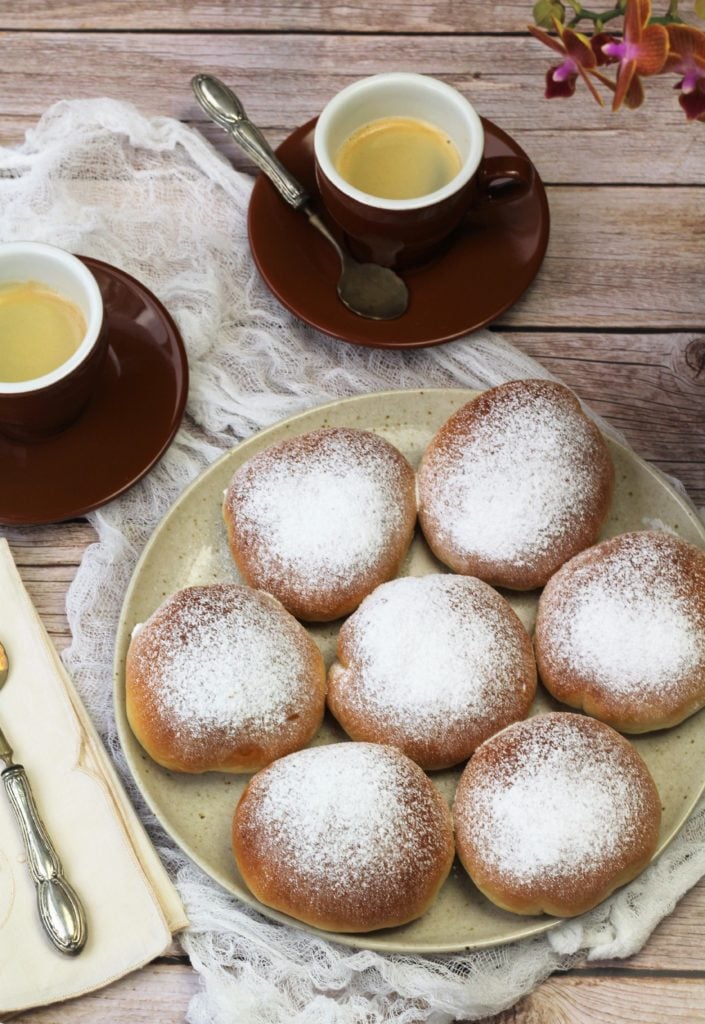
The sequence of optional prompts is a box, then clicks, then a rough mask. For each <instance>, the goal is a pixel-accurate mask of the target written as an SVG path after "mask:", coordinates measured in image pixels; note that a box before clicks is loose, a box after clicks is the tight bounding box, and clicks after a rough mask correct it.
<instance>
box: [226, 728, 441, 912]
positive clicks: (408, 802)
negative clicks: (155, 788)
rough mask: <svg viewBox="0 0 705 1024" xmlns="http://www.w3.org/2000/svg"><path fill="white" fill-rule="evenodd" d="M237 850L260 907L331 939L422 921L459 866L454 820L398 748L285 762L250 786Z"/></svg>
mask: <svg viewBox="0 0 705 1024" xmlns="http://www.w3.org/2000/svg"><path fill="white" fill-rule="evenodd" d="M233 850H234V852H235V858H236V860H237V865H238V867H239V869H240V873H241V874H242V877H243V879H244V880H245V882H246V883H247V885H248V887H249V888H250V889H251V891H252V892H253V894H254V895H255V896H256V897H257V899H258V900H259V901H260V902H261V903H264V904H265V905H266V906H268V907H273V908H274V909H276V910H280V911H283V912H284V913H285V914H290V915H291V916H292V917H295V918H297V919H298V920H299V921H303V922H305V923H306V924H309V925H313V926H315V927H317V928H324V929H326V930H328V931H338V932H366V931H372V930H375V929H378V928H391V927H394V926H395V925H400V924H405V923H406V922H407V921H412V920H414V918H416V917H419V916H420V915H421V914H423V913H424V911H425V910H426V909H427V908H428V907H429V905H430V904H431V902H432V901H433V899H434V897H435V896H436V893H437V892H438V890H439V889H440V887H441V885H442V884H443V882H444V881H445V879H446V877H447V875H448V872H449V871H450V866H451V864H452V862H453V855H454V848H453V827H452V822H451V817H450V811H449V810H448V807H447V805H446V803H445V801H444V800H443V798H442V797H441V796H440V794H439V793H438V791H437V790H436V789H435V787H434V786H433V784H432V783H431V782H430V780H429V779H428V777H427V776H426V775H424V773H423V772H422V770H421V769H420V768H419V767H418V765H416V764H414V763H413V761H410V760H409V758H407V757H405V756H404V754H402V753H401V751H399V750H396V749H394V748H393V747H384V746H377V745H376V744H371V743H334V744H331V745H329V746H324V747H313V748H309V749H308V750H302V751H300V752H299V753H297V754H291V755H290V756H289V757H285V758H282V760H280V761H276V762H275V763H274V764H272V765H270V766H269V767H268V768H265V769H264V771H262V772H259V774H258V775H255V777H254V778H253V779H251V781H250V782H249V783H248V785H247V788H246V789H245V792H244V793H243V795H242V797H241V798H240V802H239V804H238V806H237V809H236V811H235V817H234V820H233Z"/></svg>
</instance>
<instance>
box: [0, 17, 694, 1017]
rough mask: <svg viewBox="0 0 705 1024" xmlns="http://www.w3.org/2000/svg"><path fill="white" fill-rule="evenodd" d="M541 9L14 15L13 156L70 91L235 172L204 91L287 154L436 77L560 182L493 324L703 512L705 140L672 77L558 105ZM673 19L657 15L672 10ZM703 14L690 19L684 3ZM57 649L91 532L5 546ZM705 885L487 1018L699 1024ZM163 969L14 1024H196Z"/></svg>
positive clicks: (71, 526)
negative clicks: (217, 153) (217, 85)
mask: <svg viewBox="0 0 705 1024" xmlns="http://www.w3.org/2000/svg"><path fill="white" fill-rule="evenodd" d="M531 6H532V5H531V0H483V2H479V0H388V2H386V3H373V2H371V0H361V2H357V3H349V4H342V3H337V2H333V0H330V2H328V0H311V2H306V0H261V2H250V0H241V2H239V3H228V2H227V0H180V2H179V3H178V4H177V3H173V2H172V0H150V2H147V0H43V2H39V0H37V2H33V3H29V4H28V3H27V2H26V0H3V3H2V5H0V144H2V145H10V146H12V145H16V144H18V143H19V142H20V141H21V140H22V138H23V135H24V132H25V130H26V129H27V128H29V127H31V126H32V125H33V123H34V122H35V121H36V119H37V117H38V116H39V115H40V114H41V112H42V111H43V110H44V109H45V108H46V107H47V106H49V105H50V104H51V103H53V102H54V101H56V100H60V99H64V98H76V97H91V96H112V97H115V98H117V99H121V100H129V101H131V102H133V103H135V104H137V105H138V106H139V107H140V108H141V109H142V110H143V111H145V112H146V113H149V114H164V115H171V116H173V117H177V118H180V119H182V120H184V121H186V122H189V123H192V124H195V125H196V126H197V127H198V128H199V129H201V130H202V131H203V132H204V134H205V135H206V136H207V137H208V138H210V139H212V141H213V142H214V143H215V144H216V145H217V146H218V147H219V148H222V150H223V151H224V152H226V153H227V155H228V156H229V157H231V158H232V159H233V161H234V163H235V164H236V165H237V166H238V167H241V168H245V169H247V168H246V164H245V162H244V161H243V159H242V158H241V156H240V155H239V153H237V152H236V151H235V149H234V147H231V146H229V145H228V144H227V143H226V142H225V141H224V139H225V137H224V136H223V135H222V134H221V133H220V132H219V131H218V129H216V128H215V127H214V126H212V125H211V124H210V123H209V122H205V121H204V118H203V116H202V115H201V113H200V111H199V108H198V107H197V106H196V104H195V102H194V100H193V99H192V98H191V93H190V89H189V79H190V77H191V76H192V75H193V74H195V73H196V72H198V71H209V72H212V73H214V74H216V75H218V76H220V77H222V78H223V79H224V80H225V81H226V82H229V83H231V84H232V85H233V86H234V87H235V88H236V89H237V91H238V93H239V94H240V96H241V97H242V98H243V100H244V101H245V103H246V105H247V108H248V112H249V113H250V115H251V116H252V118H253V120H255V122H256V123H258V124H259V125H261V126H262V127H263V128H264V129H265V130H266V132H267V134H268V136H269V137H270V139H272V140H273V141H274V142H279V141H280V140H281V139H283V138H284V137H285V136H286V135H287V134H288V133H289V132H290V131H291V130H292V129H293V128H294V127H296V126H297V125H299V124H301V123H302V122H304V121H306V120H307V119H308V118H310V117H312V116H313V115H314V114H316V113H317V112H318V111H319V110H320V109H321V107H322V106H323V105H324V103H325V102H326V101H327V100H328V98H329V97H330V96H332V95H333V94H334V93H335V92H336V91H337V90H339V89H340V88H341V87H342V86H344V85H346V84H347V83H348V82H350V81H352V80H354V79H356V78H360V77H362V76H364V75H367V74H372V73H375V72H378V71H382V70H415V71H420V72H426V73H429V74H433V75H437V76H439V77H442V78H444V79H445V80H446V81H448V82H450V83H451V84H452V85H453V86H455V87H456V88H458V89H459V90H460V91H461V92H463V93H464V94H465V95H466V96H467V97H468V98H469V99H470V100H471V102H473V103H474V104H475V105H476V106H477V107H478V108H479V110H480V111H481V113H483V114H484V115H486V116H487V117H489V118H490V119H492V120H494V121H496V122H497V123H498V124H499V125H500V126H501V127H502V128H504V129H505V130H507V131H508V132H509V133H510V134H511V135H513V136H514V137H515V138H516V139H517V141H518V142H519V143H520V144H521V145H522V146H523V147H524V148H525V149H526V151H527V152H528V154H529V156H530V157H531V158H532V159H533V161H534V162H535V164H536V166H537V167H538V169H539V172H540V174H541V176H542V177H543V180H544V181H545V183H546V184H547V186H548V195H549V202H550V205H551V213H552V234H551V241H550V245H549V249H548V254H547V256H546V260H545V262H544V265H543V267H542V269H541V271H540V273H539V276H538V278H537V280H536V282H535V283H534V285H533V286H532V287H531V288H530V290H529V291H528V292H527V294H526V295H524V296H523V298H522V299H521V300H520V301H519V302H518V303H517V304H516V305H515V306H514V308H513V309H511V310H510V311H509V312H507V313H506V314H504V315H503V316H502V318H501V321H500V322H498V323H497V324H496V325H494V326H495V327H496V328H497V329H498V330H501V331H502V332H503V333H504V334H505V335H506V336H507V337H509V338H510V339H511V340H512V341H513V342H514V343H515V344H516V345H517V346H519V347H520V348H521V349H523V350H524V351H526V352H528V353H529V354H530V355H532V356H534V357H536V358H537V359H539V360H540V361H541V362H543V364H544V365H545V366H547V367H548V368H549V369H550V370H552V371H553V372H554V373H556V374H558V375H559V376H560V377H561V378H562V379H563V380H564V381H565V382H566V383H567V384H569V385H570V386H571V387H573V388H574V389H575V391H576V392H577V393H578V395H579V396H580V397H581V398H583V399H585V400H586V401H587V402H589V403H590V404H591V405H592V407H593V408H594V409H595V410H596V411H597V412H599V413H600V414H601V415H603V416H604V417H606V418H607V419H608V420H609V421H610V422H611V423H612V424H614V426H615V427H617V428H618V429H620V430H621V431H623V433H624V434H625V435H626V437H627V438H628V440H629V441H630V442H631V443H632V445H633V446H634V448H635V449H636V451H637V452H638V453H639V454H640V455H642V456H644V457H645V458H646V459H648V460H650V461H652V462H653V463H655V464H656V465H658V466H659V467H660V468H661V469H663V470H665V471H666V472H669V473H672V474H674V475H676V476H678V477H679V478H680V479H681V480H682V481H683V482H684V484H685V485H686V487H687V489H688V491H689V493H690V495H691V497H692V498H693V499H694V500H695V501H696V502H698V503H699V504H705V248H704V243H705V188H704V185H705V159H704V156H705V125H701V124H695V125H688V124H686V123H685V121H684V118H683V115H682V113H681V111H680V108H679V107H678V105H677V103H676V100H675V94H674V93H673V91H672V89H671V87H670V86H671V81H670V80H667V79H663V80H657V81H652V82H650V83H648V88H647V95H648V101H647V104H646V105H645V106H644V107H643V108H642V109H641V110H640V111H637V112H632V113H629V112H624V113H622V112H620V113H619V114H617V115H613V114H611V113H609V112H608V111H605V110H601V109H600V108H598V107H597V106H596V105H595V104H594V103H593V102H592V101H591V100H590V99H589V98H588V97H587V95H586V94H585V92H584V90H583V91H582V94H581V95H580V96H579V97H576V98H574V99H573V100H571V101H564V100H554V101H552V102H548V101H545V100H544V99H543V98H542V93H543V78H544V73H545V69H546V67H547V61H548V56H549V55H548V51H545V50H544V49H543V48H542V47H541V46H540V45H539V44H538V43H537V42H535V41H534V40H533V39H532V38H530V37H529V35H528V34H527V32H526V23H527V21H528V20H529V18H530V14H531ZM662 6H664V5H662ZM687 6H688V8H689V9H690V8H691V7H692V5H687ZM3 532H4V533H5V535H7V537H8V539H9V540H10V543H11V545H12V548H13V551H14V554H15V558H16V560H17V562H18V565H19V568H20V572H21V573H22V576H23V578H24V580H25V582H26V584H27V586H28V588H29V591H30V593H31V595H32V597H33V599H34V601H35V602H36V605H37V607H38V609H39V611H40V613H41V615H42V617H43V619H44V621H45V623H46V624H47V626H48V628H49V630H50V632H51V634H52V636H53V638H54V640H55V642H56V644H57V647H58V648H59V649H61V648H62V647H64V646H66V644H67V642H68V638H69V636H68V626H67V623H66V618H65V613H64V599H65V594H66V590H67V587H68V585H69V584H70V582H71V580H72V578H73V576H74V573H75V572H76V569H77V566H78V564H79V562H80V559H81V556H82V554H83V552H84V550H85V548H86V546H87V545H88V544H89V543H90V542H91V540H92V537H93V534H92V530H91V528H90V526H89V525H88V524H87V523H85V522H82V521H75V522H69V523H61V524H58V525H56V526H51V527H42V528H25V529H12V530H5V531H3ZM704 949H705V883H701V884H700V885H698V886H696V887H695V888H694V889H693V890H692V891H691V892H690V893H689V894H688V895H687V896H686V897H685V898H684V899H683V900H682V901H681V903H680V904H679V906H678V907H677V908H676V910H675V911H674V912H673V914H672V915H671V916H670V917H669V918H668V919H667V920H665V921H664V922H663V923H662V924H661V925H660V926H659V927H658V928H657V929H656V931H655V932H654V934H653V935H652V937H651V939H650V940H649V942H648V943H647V945H646V947H645V948H644V949H643V950H642V951H641V953H639V954H638V955H637V956H634V957H632V958H631V959H630V960H627V961H614V962H610V963H606V964H599V965H598V964H592V965H590V966H589V967H587V968H584V969H578V970H574V971H572V972H570V973H568V974H565V975H562V976H555V977H553V978H551V979H550V980H548V981H547V982H546V983H544V984H543V985H542V986H540V987H539V988H538V989H537V990H536V991H535V992H534V993H533V994H532V995H531V996H529V997H528V998H527V999H526V1000H524V1001H523V1002H522V1003H520V1004H519V1005H518V1006H517V1007H516V1008H515V1009H514V1010H512V1011H510V1012H508V1013H505V1014H502V1015H500V1016H499V1017H497V1018H493V1024H508V1022H509V1021H512V1022H514V1024H519V1022H521V1024H549V1022H550V1024H555V1022H571V1024H573V1022H575V1024H582V1022H586V1021H595V1022H597V1021H599V1022H615V1024H616V1022H619V1024H625V1022H639V1024H651V1022H653V1024H662V1022H663V1021H669V1022H678V1021H682V1022H684V1024H686V1022H687V1024H693V1022H696V1021H705V960H704V957H703V950H704ZM172 954H173V955H171V956H168V957H165V958H163V959H161V960H159V961H157V962H155V963H154V964H152V965H150V966H149V967H147V968H145V969H144V970H142V971H141V972H139V973H137V974H134V975H131V976H130V977H128V978H126V979H124V980H123V981H121V982H118V983H117V984H115V985H112V986H110V987H109V988H107V989H104V990H102V991H101V992H98V993H96V994H95V995H92V996H88V997H86V998H84V999H80V1000H74V1001H71V1002H69V1003H66V1004H63V1005H60V1006H54V1007H50V1008H46V1009H43V1010H39V1011H36V1012H32V1013H24V1014H22V1015H21V1016H19V1017H16V1018H15V1020H16V1022H18V1024H19V1022H22V1024H40V1022H41V1024H50V1022H51V1024H79V1022H89V1021H90V1022H92V1021H95V1020H97V1019H101V1020H102V1021H105V1022H106V1024H107V1022H109V1021H115V1022H118V1021H120V1022H123V1021H128V1020H129V1021H131V1022H132V1024H139V1022H145V1024H147V1022H148V1024H154V1022H158V1024H172V1022H177V1021H183V1020H185V1014H186V1008H187V1004H188V1001H189V999H190V997H191V995H192V994H193V993H194V992H196V991H197V988H198V984H199V982H198V978H197V975H196V974H195V973H194V972H193V971H192V969H191V968H190V966H189V964H188V962H187V960H186V959H185V958H184V957H183V956H182V955H181V954H180V951H179V949H178V947H177V946H176V944H175V945H174V947H173V950H172Z"/></svg>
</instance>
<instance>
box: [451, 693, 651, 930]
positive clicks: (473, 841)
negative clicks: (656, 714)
mask: <svg viewBox="0 0 705 1024" xmlns="http://www.w3.org/2000/svg"><path fill="white" fill-rule="evenodd" d="M453 811H454V818H455V830H456V844H457V850H458V855H459V857H460V859H461V861H462V863H463V865H464V867H465V869H466V870H467V872H468V874H469V875H470V877H471V878H472V880H473V881H474V882H475V884H476V885H477V886H478V888H479V889H480V890H481V891H482V892H483V893H484V894H485V895H486V896H487V897H488V899H490V900H492V902H493V903H496V904H497V906H499V907H502V908H503V909H505V910H510V911H512V912H513V913H515V914H540V913H546V914H554V915H556V916H558V917H573V916H575V915H576V914H582V913H583V912H584V911H586V910H589V909H590V908H591V907H594V906H596V905H597V904H598V903H600V902H601V901H602V900H603V899H605V898H606V897H607V896H609V894H610V893H611V892H613V890H614V889H616V888H617V887H618V886H620V885H624V884H625V883H626V882H628V881H630V880H631V879H632V878H634V877H635V876H636V875H638V874H639V872H640V871H641V870H642V869H643V868H644V867H645V866H646V865H647V864H648V862H649V860H650V859H651V857H652V856H653V853H654V851H655V849H656V844H657V840H658V832H659V824H660V820H661V804H660V799H659V794H658V791H657V789H656V786H655V784H654V781H653V779H652V778H651V775H650V774H649V771H648V769H647V767H646V765H645V764H644V762H643V760H642V759H641V757H640V756H639V755H638V754H637V752H636V750H635V749H634V747H632V745H631V744H630V743H629V741H628V740H626V739H624V737H623V736H620V735H619V733H617V732H615V731H614V730H613V729H611V728H610V727H609V726H608V725H604V724H603V723H602V722H598V721H596V720H595V719H594V718H587V717H586V716H584V715H575V714H560V713H557V714H548V715H540V716H537V717H535V718H530V719H528V720H527V721H524V722H517V723H515V724H514V725H510V726H509V727H508V728H507V729H504V730H503V731H502V732H500V733H498V734H497V735H496V736H493V737H492V739H489V740H487V742H486V743H483V745H482V746H481V747H480V748H479V750H478V751H477V752H476V753H475V755H474V757H473V758H472V760H471V761H470V763H469V764H468V766H467V768H466V769H465V771H464V772H463V775H462V776H461V779H460V782H459V784H458V789H457V791H456V796H455V804H454V809H453Z"/></svg>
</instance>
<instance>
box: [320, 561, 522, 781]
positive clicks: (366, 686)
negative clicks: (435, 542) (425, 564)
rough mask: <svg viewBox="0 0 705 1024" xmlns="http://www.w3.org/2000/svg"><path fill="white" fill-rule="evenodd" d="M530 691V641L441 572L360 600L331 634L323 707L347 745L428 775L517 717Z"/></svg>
mask: <svg viewBox="0 0 705 1024" xmlns="http://www.w3.org/2000/svg"><path fill="white" fill-rule="evenodd" d="M535 692H536V665H535V662H534V656H533V652H532V649H531V640H530V639H529V636H528V634H527V632H526V630H525V629H524V627H523V626H522V624H521V622H520V621H519V619H518V618H517V616H516V614H515V613H514V611H513V610H512V608H511V606H510V605H509V603H508V602H507V601H505V599H504V598H503V597H501V596H500V595H499V594H498V593H497V591H496V590H493V589H492V587H490V586H488V585H487V584H486V583H482V582H481V581H480V580H476V579H473V578H472V577H469V576H453V575H451V574H449V573H448V574H443V575H441V574H434V575H429V576H407V577H403V578H401V579H397V580H392V581H391V582H390V583H383V584H382V586H381V587H378V588H377V589H376V590H375V591H374V592H373V593H372V594H371V595H370V596H369V597H367V598H365V600H364V601H363V602H362V604H361V605H360V607H359V608H358V610H357V611H356V612H355V613H354V614H353V615H352V616H351V617H350V618H349V619H347V621H346V622H345V623H344V625H343V627H342V629H341V630H340V633H339V634H338V661H337V662H335V663H334V664H333V665H332V666H331V669H330V671H329V674H328V698H327V700H328V707H329V708H330V710H331V711H332V713H333V715H334V716H335V717H336V718H337V720H338V721H339V722H340V724H341V725H342V727H343V728H344V729H345V731H346V732H347V733H348V735H349V736H350V737H352V739H354V740H369V741H371V742H373V743H389V744H392V745H393V746H396V747H399V748H400V749H401V750H403V751H404V753H405V754H407V755H408V756H409V757H410V758H411V759H412V760H413V761H416V763H417V764H419V765H421V767H422V768H426V769H434V768H448V767H450V765H454V764H458V762H460V761H465V760H466V759H467V758H468V757H469V756H470V754H471V753H472V752H473V750H474V749H475V748H476V747H477V746H478V745H479V744H480V743H482V741H483V740H485V739H487V737H488V736H492V735H493V734H494V733H496V732H498V731H499V730H500V729H502V728H504V726H505V725H509V723H510V722H514V721H517V719H520V718H524V717H525V715H526V714H527V713H528V710H529V706H530V705H531V702H532V700H533V697H534V694H535Z"/></svg>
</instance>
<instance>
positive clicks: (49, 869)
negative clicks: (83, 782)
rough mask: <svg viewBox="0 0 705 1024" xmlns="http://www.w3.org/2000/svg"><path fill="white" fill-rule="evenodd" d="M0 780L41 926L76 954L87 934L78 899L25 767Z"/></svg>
mask: <svg viewBox="0 0 705 1024" xmlns="http://www.w3.org/2000/svg"><path fill="white" fill-rule="evenodd" d="M2 781H3V782H4V784H5V789H6V791H7V795H8V797H9V799H10V804H11V806H12V809H13V811H14V812H15V817H16V818H17V821H18V823H19V826H20V829H21V831H22V839H23V840H24V847H25V851H26V853H27V861H28V863H29V870H30V872H31V874H32V878H33V879H34V883H35V885H36V887H37V905H38V907H39V917H40V918H41V922H42V925H43V926H44V930H45V931H46V933H47V935H48V936H49V938H50V939H51V941H52V942H53V943H54V945H55V946H56V948H57V949H58V950H60V951H61V952H62V953H67V954H68V955H69V956H75V955H76V954H77V953H80V952H81V950H82V949H83V947H84V946H85V944H86V937H87V929H86V916H85V914H84V911H83V907H82V906H81V902H80V900H79V898H78V896H77V895H76V893H75V892H74V891H73V889H72V888H71V886H70V885H69V884H68V882H67V881H66V879H65V878H64V877H63V870H62V867H61V861H60V860H59V857H58V855H57V853H56V850H55V849H54V847H53V846H52V844H51V840H50V839H49V836H48V834H47V830H46V828H45V827H44V823H43V822H42V819H41V818H40V817H39V811H38V810H37V805H36V804H35V802H34V797H33V795H32V790H31V788H30V785H29V779H28V778H27V773H26V772H25V770H24V767H23V766H22V765H21V764H15V765H12V767H11V768H6V769H5V771H4V772H3V773H2Z"/></svg>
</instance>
